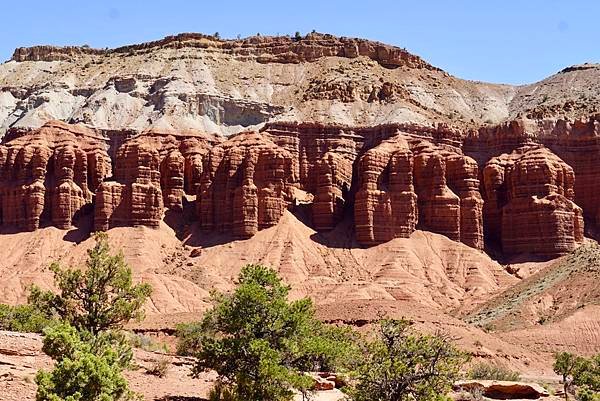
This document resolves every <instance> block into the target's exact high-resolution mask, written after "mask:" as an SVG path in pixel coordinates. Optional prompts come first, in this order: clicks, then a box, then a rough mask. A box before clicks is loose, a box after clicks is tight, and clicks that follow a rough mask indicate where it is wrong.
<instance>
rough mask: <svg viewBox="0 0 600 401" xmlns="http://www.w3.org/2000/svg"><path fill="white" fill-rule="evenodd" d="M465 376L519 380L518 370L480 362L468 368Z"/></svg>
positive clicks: (479, 378) (470, 377)
mask: <svg viewBox="0 0 600 401" xmlns="http://www.w3.org/2000/svg"><path fill="white" fill-rule="evenodd" d="M467 376H468V377H469V379H474V380H504V381H512V382H516V381H519V380H521V375H520V374H519V372H515V371H512V370H510V369H507V368H505V367H503V366H499V365H496V364H492V363H485V362H480V363H477V364H475V365H473V367H471V369H470V370H469V372H468V374H467Z"/></svg>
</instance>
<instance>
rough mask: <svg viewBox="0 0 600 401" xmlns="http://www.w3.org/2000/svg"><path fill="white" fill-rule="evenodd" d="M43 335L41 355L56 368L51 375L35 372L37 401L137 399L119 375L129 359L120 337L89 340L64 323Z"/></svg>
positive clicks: (104, 335) (105, 334)
mask: <svg viewBox="0 0 600 401" xmlns="http://www.w3.org/2000/svg"><path fill="white" fill-rule="evenodd" d="M44 334H45V337H44V346H43V351H44V352H45V353H46V354H48V355H50V356H51V357H52V358H53V359H55V360H56V365H55V367H54V369H53V370H52V371H50V372H47V371H44V370H40V371H38V373H37V375H36V378H35V381H36V383H37V385H38V389H37V394H36V401H77V400H102V401H117V400H118V401H124V400H130V399H134V398H138V397H137V396H136V395H135V394H134V393H133V392H131V391H130V390H129V388H128V385H127V381H126V380H125V378H124V377H123V375H122V371H123V369H125V368H126V367H128V366H129V364H130V362H131V358H132V352H131V347H129V345H128V344H127V342H126V340H125V338H124V337H123V336H121V335H118V334H115V333H111V332H103V333H100V334H99V335H97V336H91V335H90V334H89V333H80V332H79V331H77V330H76V329H75V328H74V327H72V326H70V325H69V324H67V323H62V324H60V325H56V326H53V327H48V328H47V329H46V330H45V331H44Z"/></svg>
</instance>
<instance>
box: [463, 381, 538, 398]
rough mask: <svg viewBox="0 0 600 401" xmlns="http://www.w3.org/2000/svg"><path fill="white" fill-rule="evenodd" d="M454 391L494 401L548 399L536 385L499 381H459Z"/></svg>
mask: <svg viewBox="0 0 600 401" xmlns="http://www.w3.org/2000/svg"><path fill="white" fill-rule="evenodd" d="M454 390H455V391H468V392H472V391H474V390H478V391H480V392H481V395H483V396H484V397H487V398H491V399H494V400H511V399H527V400H534V399H538V398H540V397H548V396H549V395H550V394H549V393H548V390H546V389H545V388H543V387H542V386H540V385H539V384H537V383H524V382H511V381H500V380H461V381H458V382H456V383H455V384H454Z"/></svg>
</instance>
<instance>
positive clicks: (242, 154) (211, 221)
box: [197, 132, 296, 238]
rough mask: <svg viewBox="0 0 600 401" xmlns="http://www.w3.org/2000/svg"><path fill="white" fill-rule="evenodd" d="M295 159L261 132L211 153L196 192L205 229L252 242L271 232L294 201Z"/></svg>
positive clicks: (237, 139) (202, 224) (242, 137)
mask: <svg viewBox="0 0 600 401" xmlns="http://www.w3.org/2000/svg"><path fill="white" fill-rule="evenodd" d="M292 167H293V159H292V155H291V154H290V153H289V152H287V151H286V150H285V149H283V148H281V147H279V146H277V145H275V144H274V143H272V142H271V141H270V140H268V139H267V138H265V137H264V136H262V135H260V134H258V133H251V132H250V133H242V134H239V135H237V136H235V137H234V138H232V139H230V140H229V141H227V142H225V143H223V144H220V145H217V146H215V147H214V148H212V149H211V151H210V153H209V155H208V156H207V158H206V161H205V163H204V167H203V173H202V175H201V179H200V184H199V186H198V187H197V188H198V193H197V211H198V218H199V221H200V226H201V227H202V228H203V229H204V230H206V231H218V232H229V233H231V234H233V236H234V237H237V238H248V237H251V236H253V235H254V234H256V232H257V231H258V230H259V229H262V228H266V227H271V226H273V225H275V224H277V223H278V222H279V219H280V218H281V216H282V215H283V212H284V211H285V210H286V208H287V206H288V204H289V203H290V202H291V201H292V196H291V192H290V191H291V187H290V185H291V184H292V183H293V182H294V181H296V177H295V176H294V171H293V168H292Z"/></svg>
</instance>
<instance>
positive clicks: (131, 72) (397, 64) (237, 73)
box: [0, 34, 515, 134]
mask: <svg viewBox="0 0 600 401" xmlns="http://www.w3.org/2000/svg"><path fill="white" fill-rule="evenodd" d="M514 93H515V88H513V87H510V86H506V85H492V84H484V83H475V82H469V81H464V80H461V79H457V78H454V77H452V76H450V75H448V74H446V73H445V72H443V71H441V70H439V69H437V68H435V67H432V66H430V65H429V64H427V63H426V62H425V61H423V60H421V59H420V58H418V57H417V56H414V55H411V54H409V53H407V52H406V51H404V50H402V49H399V48H396V47H392V46H387V45H383V44H380V43H375V42H369V41H365V40H360V39H349V38H336V37H334V36H331V35H322V34H309V35H307V36H306V37H304V38H302V39H300V40H298V41H296V40H293V39H290V38H287V37H262V36H261V37H250V38H247V39H244V40H219V39H216V38H213V37H211V36H207V35H200V34H182V35H178V36H174V37H169V38H165V39H163V40H160V41H156V42H150V43H145V44H140V45H133V46H126V47H123V48H117V49H111V50H96V49H87V48H76V47H66V48H55V47H48V46H46V47H45V46H40V47H35V48H31V49H17V50H16V51H15V55H14V56H13V59H12V60H10V61H9V62H7V63H4V64H2V65H1V66H0V134H2V133H4V132H6V130H8V129H9V128H11V127H28V128H37V127H39V126H41V125H42V124H44V123H45V122H46V121H48V120H51V119H58V120H63V121H67V122H73V123H75V122H80V123H84V124H89V125H91V126H94V127H95V128H100V129H107V130H119V129H120V130H122V129H134V130H138V131H142V130H145V129H149V128H153V129H160V130H165V129H176V130H188V129H195V130H201V131H205V132H218V133H223V134H230V133H234V132H239V131H242V130H245V129H249V128H255V127H260V126H261V125H262V124H264V123H266V122H270V121H282V120H285V121H301V122H322V123H340V124H347V125H375V124H384V123H390V122H406V121H412V122H417V123H431V122H434V121H435V122H452V123H457V124H461V125H473V124H481V123H483V122H484V121H487V122H499V121H502V120H504V119H506V118H507V117H508V115H509V111H508V102H509V101H510V98H512V96H513V95H514Z"/></svg>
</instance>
